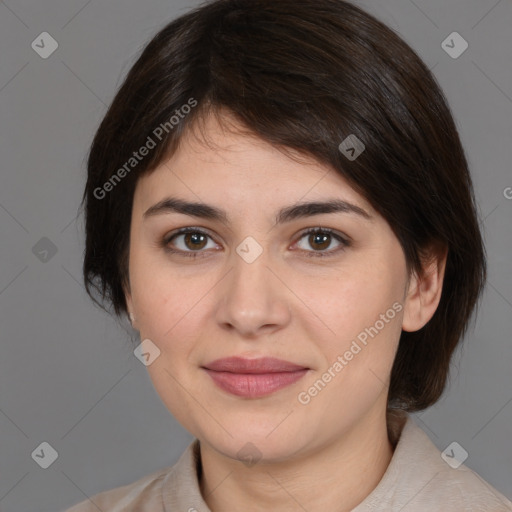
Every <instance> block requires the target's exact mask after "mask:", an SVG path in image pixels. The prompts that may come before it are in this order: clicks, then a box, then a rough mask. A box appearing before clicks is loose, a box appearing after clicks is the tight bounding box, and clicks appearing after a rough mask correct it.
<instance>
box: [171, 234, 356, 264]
mask: <svg viewBox="0 0 512 512" xmlns="http://www.w3.org/2000/svg"><path fill="white" fill-rule="evenodd" d="M188 233H195V234H201V235H205V236H207V237H209V238H210V239H212V240H213V238H212V237H211V236H210V235H209V234H208V233H207V232H206V231H203V230H202V229H200V228H194V227H188V228H183V229H180V230H178V231H176V232H175V233H171V234H170V235H168V236H166V237H164V238H163V240H162V241H161V246H162V247H163V249H165V251H166V252H168V253H170V254H179V255H180V256H184V257H186V258H198V257H199V258H204V257H207V256H206V255H204V253H205V251H202V250H199V251H182V250H181V249H172V248H171V247H170V246H169V244H170V242H171V241H172V240H173V239H174V238H176V237H177V236H179V235H186V234H188ZM311 233H321V234H326V235H331V236H332V237H333V238H335V239H336V240H337V241H338V242H340V243H341V245H340V246H339V247H338V248H337V249H332V250H330V251H305V250H302V252H305V253H306V255H307V257H310V258H329V257H331V256H334V255H337V254H338V253H339V252H341V251H344V250H345V249H346V248H347V247H350V245H351V242H350V241H349V240H348V239H346V238H344V237H342V236H341V235H339V234H337V233H336V232H335V231H334V230H332V229H330V228H320V227H314V228H308V229H307V230H306V231H303V232H302V233H301V235H300V236H299V238H298V240H297V241H299V240H301V239H302V238H304V237H305V236H306V235H309V234H311Z"/></svg>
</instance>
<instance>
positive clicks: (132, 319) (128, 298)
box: [125, 293, 136, 329]
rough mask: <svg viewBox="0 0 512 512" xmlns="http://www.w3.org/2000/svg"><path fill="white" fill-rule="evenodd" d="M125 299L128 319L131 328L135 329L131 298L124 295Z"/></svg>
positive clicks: (128, 295) (127, 294)
mask: <svg viewBox="0 0 512 512" xmlns="http://www.w3.org/2000/svg"><path fill="white" fill-rule="evenodd" d="M125 297H126V309H127V311H128V316H129V318H130V322H131V324H132V327H133V328H134V329H136V324H135V315H134V314H133V303H132V297H131V295H130V294H129V293H126V294H125Z"/></svg>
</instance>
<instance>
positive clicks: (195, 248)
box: [162, 228, 215, 257]
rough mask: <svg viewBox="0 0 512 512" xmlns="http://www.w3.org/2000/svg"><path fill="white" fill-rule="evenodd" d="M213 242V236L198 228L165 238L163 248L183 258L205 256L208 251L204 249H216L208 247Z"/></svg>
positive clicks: (183, 230) (184, 230) (182, 230)
mask: <svg viewBox="0 0 512 512" xmlns="http://www.w3.org/2000/svg"><path fill="white" fill-rule="evenodd" d="M209 240H212V238H211V236H210V235H209V234H208V233H205V232H204V231H202V230H200V229H197V228H184V229H181V230H179V231H178V232H176V233H173V234H171V235H169V236H167V237H165V238H164V240H163V241H162V246H163V247H164V249H165V250H166V251H167V252H170V253H173V254H179V255H182V256H190V257H196V256H203V255H206V254H204V253H206V252H207V251H203V249H205V248H206V249H208V248H214V247H215V244H213V247H208V241H209ZM212 242H213V240H212Z"/></svg>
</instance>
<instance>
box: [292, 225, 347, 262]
mask: <svg viewBox="0 0 512 512" xmlns="http://www.w3.org/2000/svg"><path fill="white" fill-rule="evenodd" d="M306 237H307V238H306ZM303 239H306V240H307V243H306V244H305V245H307V246H309V247H310V248H312V249H313V250H309V249H308V248H307V247H304V246H303V247H300V241H301V240H303ZM333 241H334V242H337V245H335V248H334V249H331V250H327V249H328V248H329V247H331V244H332V243H333ZM297 245H299V248H300V249H301V250H303V251H304V252H305V253H306V254H307V256H313V257H315V256H319V257H322V256H331V255H334V254H337V253H338V252H340V251H343V250H344V249H345V248H346V247H348V246H349V245H350V242H349V241H348V240H347V239H345V238H344V237H342V236H341V235H339V234H336V233H334V232H333V231H332V230H331V229H327V228H312V229H309V230H308V231H306V232H304V233H302V236H301V237H300V238H299V242H298V243H297Z"/></svg>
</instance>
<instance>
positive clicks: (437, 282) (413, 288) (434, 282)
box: [402, 248, 448, 332]
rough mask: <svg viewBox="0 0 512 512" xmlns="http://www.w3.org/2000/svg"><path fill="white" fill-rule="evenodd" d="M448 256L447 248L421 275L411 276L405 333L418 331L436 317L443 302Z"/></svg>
mask: <svg viewBox="0 0 512 512" xmlns="http://www.w3.org/2000/svg"><path fill="white" fill-rule="evenodd" d="M447 255H448V251H447V249H446V248H445V249H442V250H438V251H436V254H435V255H433V256H431V257H430V259H429V262H428V263H427V264H426V265H425V266H424V268H423V272H422V273H421V275H418V274H417V273H416V272H415V273H414V274H413V275H412V276H411V278H410V280H409V284H408V289H407V293H406V298H405V307H404V316H403V319H402V329H403V330H404V331H408V332H413V331H418V330H419V329H421V328H422V327H423V326H424V325H425V324H426V323H427V322H428V321H429V320H430V319H431V318H432V317H433V316H434V313H435V312H436V309H437V307H438V305H439V301H440V300H441V293H442V289H443V280H444V273H445V268H446V259H447Z"/></svg>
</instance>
